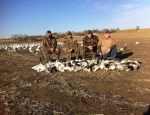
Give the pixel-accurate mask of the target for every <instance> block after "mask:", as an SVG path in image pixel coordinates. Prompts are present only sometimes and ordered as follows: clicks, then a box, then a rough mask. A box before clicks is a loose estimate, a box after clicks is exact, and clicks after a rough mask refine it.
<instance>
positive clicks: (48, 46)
mask: <svg viewBox="0 0 150 115" xmlns="http://www.w3.org/2000/svg"><path fill="white" fill-rule="evenodd" d="M52 54H55V56H57V57H56V58H57V59H59V55H60V51H59V49H57V41H56V38H55V37H53V36H52V33H51V31H49V30H48V31H47V32H46V36H45V37H44V38H43V39H42V50H41V55H40V61H41V63H43V61H44V62H45V63H48V62H49V61H50V60H51V59H52V57H51V55H52Z"/></svg>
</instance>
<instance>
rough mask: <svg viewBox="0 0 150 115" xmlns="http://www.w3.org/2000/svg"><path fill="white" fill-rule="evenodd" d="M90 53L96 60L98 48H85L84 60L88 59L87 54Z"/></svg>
mask: <svg viewBox="0 0 150 115" xmlns="http://www.w3.org/2000/svg"><path fill="white" fill-rule="evenodd" d="M87 53H89V54H90V55H91V57H92V58H93V59H95V58H96V55H97V47H93V50H90V49H89V48H83V55H82V58H83V59H85V58H86V54H87Z"/></svg>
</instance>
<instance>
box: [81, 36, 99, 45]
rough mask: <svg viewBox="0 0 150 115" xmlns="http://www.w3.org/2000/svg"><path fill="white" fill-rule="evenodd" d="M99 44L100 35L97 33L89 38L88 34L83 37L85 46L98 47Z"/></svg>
mask: <svg viewBox="0 0 150 115" xmlns="http://www.w3.org/2000/svg"><path fill="white" fill-rule="evenodd" d="M97 44H98V37H97V36H95V35H92V36H91V38H89V37H88V36H86V37H84V38H83V47H84V48H85V47H88V46H93V47H97Z"/></svg>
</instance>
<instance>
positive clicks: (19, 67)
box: [0, 35, 150, 115]
mask: <svg viewBox="0 0 150 115" xmlns="http://www.w3.org/2000/svg"><path fill="white" fill-rule="evenodd" d="M124 36H128V35H124ZM76 38H77V39H82V37H76ZM116 39H117V43H118V46H117V48H118V50H119V49H120V47H123V46H124V43H126V44H127V46H128V51H127V52H124V54H126V55H124V56H125V57H126V59H131V60H137V61H140V62H142V66H141V68H140V69H139V70H138V71H130V72H126V71H102V70H100V71H97V72H94V73H88V72H84V71H80V72H78V73H75V72H65V73H60V72H57V73H56V74H47V73H45V72H42V73H37V72H35V71H33V70H31V67H32V66H34V65H36V64H38V63H39V60H38V58H37V57H36V56H35V55H33V54H27V53H24V54H22V53H8V52H1V53H0V57H1V58H0V65H2V66H0V81H1V84H0V87H1V89H2V90H3V91H5V97H6V99H7V102H8V106H9V108H10V114H11V115H18V114H28V113H27V112H28V111H30V110H32V108H31V107H32V103H33V102H34V103H36V104H37V103H39V102H40V103H42V104H43V105H44V106H42V107H44V108H43V109H42V110H43V114H44V110H45V108H46V103H48V102H49V103H50V105H51V106H50V109H49V110H51V111H54V110H55V111H57V112H58V111H59V112H63V113H65V114H81V113H83V114H98V113H99V114H100V113H103V114H105V115H142V114H143V113H145V112H146V111H147V110H148V106H149V105H150V85H149V84H150V80H149V77H150V72H149V70H150V52H149V49H150V45H149V43H150V39H148V38H147V37H145V38H144V37H142V38H137V39H135V38H130V39H125V38H122V39H121V38H116ZM136 41H138V42H140V44H139V45H135V42H136ZM128 54H130V55H128ZM29 84H31V85H29ZM23 97H24V98H25V99H26V98H27V99H28V98H29V99H30V101H29V102H30V103H28V104H25V99H24V98H23ZM39 107H41V105H40V106H39ZM39 107H37V109H36V110H37V111H34V110H35V109H33V111H34V112H35V113H36V114H38V113H39V112H40V108H39Z"/></svg>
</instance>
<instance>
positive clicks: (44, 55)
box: [39, 48, 60, 63]
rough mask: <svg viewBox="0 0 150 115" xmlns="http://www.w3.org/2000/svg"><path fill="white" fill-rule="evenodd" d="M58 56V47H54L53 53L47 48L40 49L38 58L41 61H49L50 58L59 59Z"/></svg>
mask: <svg viewBox="0 0 150 115" xmlns="http://www.w3.org/2000/svg"><path fill="white" fill-rule="evenodd" d="M59 56H60V49H59V48H56V49H55V52H54V53H52V52H51V51H49V50H48V51H46V52H43V51H41V52H40V53H39V58H40V62H41V63H48V62H49V61H51V60H52V58H55V59H56V60H59Z"/></svg>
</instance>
